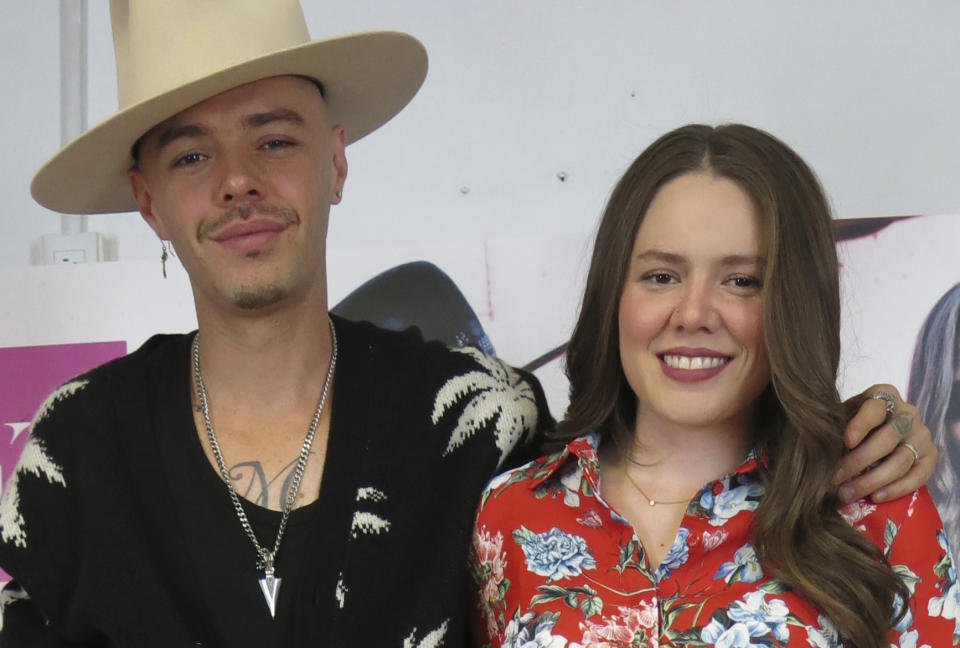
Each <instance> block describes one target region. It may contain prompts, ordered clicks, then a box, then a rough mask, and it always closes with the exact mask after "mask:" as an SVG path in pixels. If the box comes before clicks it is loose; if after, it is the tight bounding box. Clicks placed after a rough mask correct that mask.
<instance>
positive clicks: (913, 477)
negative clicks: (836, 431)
mask: <svg viewBox="0 0 960 648" xmlns="http://www.w3.org/2000/svg"><path fill="white" fill-rule="evenodd" d="M875 394H881V396H883V395H889V396H892V397H893V400H892V404H893V411H892V412H888V411H887V408H888V404H887V401H886V400H885V398H884V397H874V395H875ZM845 405H846V407H847V412H848V414H849V415H850V420H849V421H848V422H847V428H846V432H845V434H844V441H845V443H846V445H847V447H848V448H850V452H848V453H847V455H846V456H845V457H844V458H843V459H842V460H841V462H840V468H839V470H838V471H837V474H836V476H835V477H834V484H836V485H837V486H839V491H838V495H839V497H840V500H841V501H843V502H852V501H854V500H857V499H860V498H861V497H864V496H867V495H869V497H870V499H872V500H873V501H874V502H883V501H887V500H892V499H896V498H898V497H901V496H903V495H906V494H907V493H910V492H912V491H915V490H916V489H918V488H920V487H921V486H923V485H924V484H925V483H926V481H927V480H928V479H930V477H931V476H932V475H933V470H934V468H935V467H936V465H937V455H938V454H939V452H938V450H937V447H936V446H935V445H934V444H933V439H932V438H931V436H930V428H928V427H927V426H926V425H924V423H923V421H922V420H921V419H920V412H919V411H918V410H917V408H916V407H914V406H913V405H911V404H910V403H906V402H904V401H903V399H902V398H901V397H900V392H898V391H897V389H896V387H894V386H893V385H873V386H872V387H870V388H869V389H867V390H866V391H864V392H863V393H861V394H859V395H857V396H854V397H852V398H850V399H849V400H847V401H846V403H845ZM907 444H909V445H911V446H912V447H913V448H915V449H916V451H917V457H915V456H914V453H913V451H912V450H911V449H910V448H909V447H907Z"/></svg>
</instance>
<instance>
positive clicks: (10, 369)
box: [0, 342, 127, 582]
mask: <svg viewBox="0 0 960 648" xmlns="http://www.w3.org/2000/svg"><path fill="white" fill-rule="evenodd" d="M126 352H127V343H126V342H90V343H84V344H52V345H47V346H30V347H7V348H0V488H2V487H3V486H5V485H6V483H7V479H9V478H10V475H11V474H12V473H13V469H14V468H15V467H16V465H17V459H18V458H19V457H20V451H21V450H23V446H24V444H25V443H26V442H27V435H28V434H29V432H30V421H31V420H33V414H34V412H36V411H37V409H38V408H39V407H40V405H41V404H42V403H43V401H44V399H45V398H46V397H47V395H48V394H50V392H52V391H53V390H54V389H56V388H57V387H58V386H59V385H61V384H62V383H64V382H66V381H67V380H69V379H70V378H73V377H74V376H76V375H78V374H81V373H83V372H84V371H87V370H88V369H91V368H93V367H96V366H97V365H99V364H103V363H104V362H106V361H108V360H112V359H114V358H117V357H119V356H122V355H124V354H126ZM6 580H9V576H7V574H6V573H5V572H4V571H3V570H0V582H3V581H6Z"/></svg>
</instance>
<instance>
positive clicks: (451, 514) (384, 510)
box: [0, 319, 552, 648]
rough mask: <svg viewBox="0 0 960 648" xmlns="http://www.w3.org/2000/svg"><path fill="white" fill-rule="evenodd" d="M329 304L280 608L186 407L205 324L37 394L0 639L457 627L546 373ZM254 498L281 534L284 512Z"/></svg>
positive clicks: (10, 538) (263, 535)
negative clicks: (494, 494) (317, 474)
mask: <svg viewBox="0 0 960 648" xmlns="http://www.w3.org/2000/svg"><path fill="white" fill-rule="evenodd" d="M334 322H335V325H336V330H337V336H338V339H339V341H340V358H339V361H338V364H337V376H336V381H335V385H334V392H333V395H332V414H331V416H332V418H331V426H330V438H329V442H328V446H327V455H326V463H325V466H324V473H323V484H322V487H321V489H320V493H319V497H318V498H317V500H316V501H315V502H313V503H312V504H310V505H308V506H306V507H303V508H300V509H297V510H295V511H293V513H292V514H291V518H290V523H289V527H288V530H287V532H286V535H285V539H284V541H283V544H282V545H281V547H280V552H279V555H278V558H277V570H278V576H279V577H281V578H282V586H281V589H280V592H279V596H278V609H277V617H276V619H275V620H274V619H271V618H270V616H269V613H268V612H267V608H266V604H265V602H264V599H263V596H262V594H261V592H260V589H259V585H258V582H257V576H258V574H257V571H256V558H257V557H256V554H255V552H254V549H253V547H252V544H251V543H250V541H249V539H248V538H247V537H246V536H245V534H244V532H243V530H242V528H241V526H240V522H239V520H238V519H237V516H236V513H235V511H234V510H233V507H232V505H231V503H230V500H229V497H228V494H227V490H226V488H225V486H224V484H223V483H222V481H221V479H220V477H219V475H218V474H217V473H216V472H215V470H214V469H213V468H212V467H211V466H210V464H209V462H208V461H207V459H206V457H205V455H204V453H203V449H202V446H201V445H200V441H199V438H198V435H197V431H196V428H195V426H194V423H193V417H192V412H191V398H190V396H191V395H190V381H189V375H190V364H189V361H190V358H189V353H190V343H191V340H192V335H173V336H170V335H164V336H155V337H153V338H151V339H150V340H148V341H147V342H146V343H145V344H144V345H143V346H142V347H141V348H140V349H138V350H137V351H136V352H134V353H132V354H130V355H129V356H126V357H124V358H120V359H117V360H115V361H113V362H110V363H108V364H106V365H103V366H101V367H98V368H96V369H94V370H92V371H91V372H89V373H87V374H84V375H83V376H80V377H78V378H76V379H74V380H72V381H70V382H68V383H67V384H65V385H64V386H62V387H61V388H59V389H58V390H57V391H56V392H54V394H52V395H51V397H50V398H49V399H48V400H47V402H46V403H45V404H44V406H42V407H41V409H40V411H39V412H38V414H37V417H36V418H35V420H34V424H33V428H32V431H31V436H30V439H29V440H28V442H27V445H26V448H25V449H24V453H23V455H22V458H21V460H20V463H19V464H18V467H17V470H16V472H15V473H14V474H13V475H12V476H11V478H10V482H9V483H8V485H7V487H6V488H5V490H4V492H3V495H2V498H0V566H2V567H3V568H4V569H5V570H7V571H8V572H9V573H10V574H11V575H12V577H13V579H14V580H13V581H12V582H11V583H10V584H8V585H7V586H6V588H5V589H4V592H3V594H2V601H3V602H4V603H5V606H4V614H3V627H2V630H0V645H2V646H3V647H4V648H16V647H18V646H45V645H49V646H66V645H91V646H192V645H193V646H197V645H202V646H231V647H233V646H353V645H365V646H395V647H396V648H406V647H407V646H409V647H411V648H413V647H418V646H421V647H423V648H428V647H431V648H436V647H437V646H445V647H450V646H457V645H459V644H460V642H461V641H462V640H463V637H464V636H465V632H466V630H465V628H464V619H465V618H466V615H465V611H466V606H467V605H468V602H467V600H466V595H465V588H464V583H465V575H464V565H465V558H466V554H467V551H468V548H469V545H470V535H471V529H472V522H473V516H474V511H475V503H476V499H477V497H478V495H479V493H480V491H481V489H482V488H483V486H484V485H485V483H486V482H487V480H488V479H489V478H490V476H491V475H492V474H493V473H494V471H495V470H496V468H497V466H498V463H499V462H501V461H502V460H504V461H505V463H506V464H512V463H515V462H516V461H517V460H519V459H521V458H522V457H521V455H522V454H523V449H524V448H526V447H529V445H530V441H531V439H532V437H533V435H534V433H535V432H538V431H542V430H543V429H544V428H545V427H546V426H548V425H550V424H552V420H551V419H550V415H549V413H548V412H547V410H546V406H545V400H544V397H543V393H542V390H541V389H540V386H539V384H538V383H537V382H536V380H535V379H534V378H533V377H532V376H529V375H527V374H523V373H521V372H519V371H517V370H514V369H511V368H509V367H507V366H506V365H504V364H502V363H501V362H499V361H497V360H495V359H492V358H488V357H486V356H481V355H480V354H479V353H477V352H473V351H472V350H450V349H447V348H446V347H444V346H442V345H440V344H438V343H424V342H423V341H421V340H420V337H419V335H418V334H417V333H416V332H415V331H408V332H405V333H392V332H387V331H383V330H381V329H377V328H375V327H373V326H370V325H368V324H357V323H352V322H348V321H346V320H343V319H335V320H334ZM305 423H306V422H305ZM505 455H508V456H506V457H505V458H504V456H505ZM245 508H246V510H247V513H248V516H249V517H250V519H251V522H252V524H253V526H254V530H255V532H256V534H257V537H258V538H259V539H260V541H261V544H264V545H270V546H272V543H273V539H274V538H275V537H276V529H277V526H278V524H279V519H280V514H279V513H277V512H274V511H269V510H266V509H262V508H260V507H257V506H255V505H253V504H251V503H248V502H247V503H245Z"/></svg>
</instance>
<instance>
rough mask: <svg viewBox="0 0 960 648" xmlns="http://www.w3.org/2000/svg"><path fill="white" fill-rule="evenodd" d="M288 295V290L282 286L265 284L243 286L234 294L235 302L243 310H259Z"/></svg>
mask: <svg viewBox="0 0 960 648" xmlns="http://www.w3.org/2000/svg"><path fill="white" fill-rule="evenodd" d="M286 296H287V291H286V290H284V289H283V288H281V287H280V286H276V285H274V286H263V287H261V288H248V287H245V286H241V287H240V289H239V290H237V292H236V293H234V295H233V304H234V306H236V307H237V308H240V309H242V310H257V309H260V308H266V307H268V306H273V305H274V304H277V303H279V302H281V301H283V299H284V298H285V297H286Z"/></svg>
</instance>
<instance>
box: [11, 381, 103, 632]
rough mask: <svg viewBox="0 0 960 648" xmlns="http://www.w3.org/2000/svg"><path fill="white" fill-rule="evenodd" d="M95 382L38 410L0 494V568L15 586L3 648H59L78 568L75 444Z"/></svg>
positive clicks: (59, 393) (76, 385)
mask: <svg viewBox="0 0 960 648" xmlns="http://www.w3.org/2000/svg"><path fill="white" fill-rule="evenodd" d="M89 383H90V381H89V380H88V379H87V378H78V379H74V380H72V381H70V382H67V383H65V384H64V385H61V386H60V387H59V388H57V389H56V390H55V391H54V392H53V393H52V394H51V395H50V396H49V397H48V398H47V400H46V401H45V402H44V403H43V404H42V405H41V407H40V409H39V410H38V412H37V414H36V416H35V417H34V420H33V424H32V426H31V431H30V436H29V438H28V439H27V442H26V444H25V446H24V448H23V452H22V453H21V455H20V459H19V462H18V463H17V467H16V469H15V470H14V472H13V473H12V474H11V475H10V477H9V480H8V481H7V483H6V485H5V487H4V489H3V493H2V495H0V566H2V567H3V569H4V570H6V571H7V572H8V573H9V574H10V575H11V577H12V578H13V581H11V582H10V583H8V584H7V585H6V586H5V587H4V589H3V592H2V594H0V602H2V609H3V625H2V628H0V645H3V646H4V647H7V646H10V647H17V646H59V645H67V644H64V643H60V642H59V640H57V639H55V638H54V634H55V633H56V632H57V631H58V630H57V629H58V628H61V627H63V626H62V624H64V623H65V622H66V619H67V617H68V616H69V614H70V608H71V606H72V603H73V592H74V590H75V586H76V582H77V575H78V573H79V569H80V564H79V563H80V560H79V556H80V538H81V537H82V533H81V529H80V527H79V520H80V515H81V513H80V511H78V510H77V503H76V502H77V499H76V497H75V488H76V484H75V474H76V473H75V470H74V465H73V462H74V459H73V458H74V453H73V442H74V440H75V439H76V438H78V436H79V438H82V437H83V433H84V427H85V426H87V425H89V421H90V419H91V414H90V410H91V408H90V404H89V402H87V399H86V398H85V396H86V393H87V391H88V387H89Z"/></svg>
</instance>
